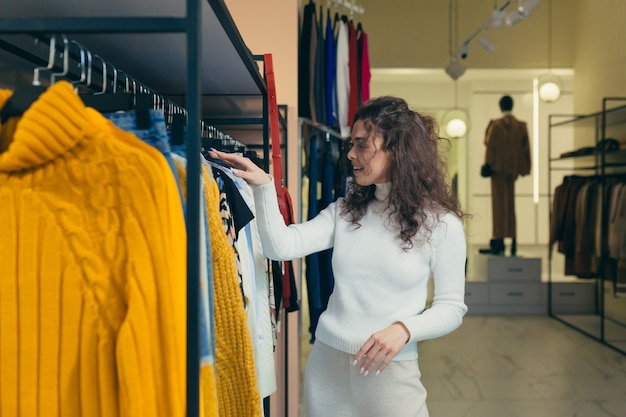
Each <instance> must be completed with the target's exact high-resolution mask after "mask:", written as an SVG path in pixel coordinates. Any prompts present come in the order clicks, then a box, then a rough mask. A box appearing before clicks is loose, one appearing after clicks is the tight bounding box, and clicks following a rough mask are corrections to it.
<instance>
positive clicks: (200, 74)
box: [0, 0, 267, 417]
mask: <svg viewBox="0 0 626 417" xmlns="http://www.w3.org/2000/svg"><path fill="white" fill-rule="evenodd" d="M33 10H36V11H37V16H41V17H32V16H31V14H32V13H33ZM181 11H182V13H181ZM154 16H157V17H154ZM51 33H65V34H71V35H72V36H75V38H76V42H77V43H79V44H80V45H88V46H89V49H91V50H93V51H96V49H97V50H98V55H99V56H106V57H111V61H113V59H112V57H113V56H116V57H117V60H116V62H124V63H125V65H128V66H129V67H132V68H128V72H129V73H135V74H139V75H140V76H141V78H142V79H144V80H145V84H146V85H152V86H154V87H158V88H157V89H158V90H159V91H162V92H163V94H164V95H166V96H170V97H174V96H176V94H178V95H179V97H183V98H184V99H183V100H181V103H179V105H180V106H181V107H183V108H184V109H185V110H186V116H187V119H188V120H196V121H200V120H203V119H204V118H207V117H209V116H210V115H212V114H214V112H215V110H216V109H221V111H222V114H224V112H228V111H229V112H230V113H228V116H232V117H233V119H235V118H237V117H239V116H240V115H241V114H242V113H243V112H244V111H243V109H246V108H251V107H252V108H256V109H261V111H260V113H261V116H260V117H263V115H266V114H267V113H266V111H267V110H266V104H265V103H266V102H267V91H266V89H265V83H264V81H263V79H262V77H261V76H260V74H259V72H258V70H257V69H256V66H255V64H254V62H253V60H252V57H251V55H250V52H249V51H248V49H247V48H246V46H245V44H244V42H243V40H242V39H241V36H240V34H239V32H238V30H237V28H236V26H235V24H234V22H233V20H232V18H231V16H230V14H229V12H228V10H227V8H226V5H225V4H224V2H223V0H207V1H202V0H178V1H161V0H159V1H147V0H142V1H135V2H132V3H128V2H127V1H124V0H111V1H109V2H107V4H104V3H102V2H95V1H85V2H82V3H80V4H76V3H75V2H73V1H72V0H59V1H57V2H55V4H54V5H51V4H50V3H49V2H47V1H45V0H23V1H20V2H10V4H5V5H3V8H2V10H1V11H0V36H3V38H6V37H9V38H13V39H12V40H14V39H15V38H16V37H17V36H18V35H24V34H35V35H39V36H41V35H46V34H51ZM181 34H182V35H183V36H182V37H181V36H176V35H181ZM5 35H6V36H5ZM14 35H15V36H14ZM94 35H97V36H94ZM12 40H7V39H2V45H4V46H7V48H4V50H5V51H8V52H9V54H11V53H13V56H14V57H15V56H18V57H19V58H21V59H26V60H27V61H28V58H32V56H28V55H19V52H18V54H15V53H14V52H15V50H12V49H11V46H12V45H13V44H12ZM92 45H93V46H92ZM155 45H158V46H157V48H158V49H156V52H155V50H154V48H155ZM17 49H18V50H19V49H22V48H17ZM1 58H2V57H0V59H1ZM33 59H37V58H36V57H34V58H33ZM163 59H164V61H163V62H166V63H167V65H159V62H161V61H160V60H163ZM8 61H9V62H13V59H12V58H9V59H8ZM39 61H41V59H39ZM16 62H18V67H19V66H20V65H21V64H22V63H23V62H22V61H20V60H17V61H16ZM31 62H32V60H31ZM30 69H31V70H32V66H31V68H30ZM22 70H24V68H23V67H22ZM24 71H25V70H24ZM16 72H17V71H16ZM208 74H210V77H209V76H208ZM177 75H181V76H177ZM79 76H80V75H79ZM181 80H182V81H181ZM157 89H155V90H154V91H156V90H157ZM246 100H247V101H248V102H252V103H253V105H252V106H250V103H244V101H246ZM227 104H228V105H227ZM233 104H234V105H233ZM229 109H230V110H229ZM261 125H262V127H263V131H264V132H265V131H267V122H266V121H264V122H262V123H261ZM200 136H201V131H200V123H189V124H188V126H187V135H186V143H185V144H186V148H187V152H188V161H187V162H188V166H187V170H188V182H187V222H186V224H187V248H188V255H187V374H186V375H187V384H186V385H187V393H186V398H187V416H188V417H197V416H199V414H200V395H199V394H200V392H199V388H200V378H199V372H200V367H199V363H200V338H199V333H200V330H199V329H200V322H199V303H200V300H199V297H200V291H199V285H200V283H199V280H198V277H199V276H200V246H201V240H200V231H201V227H200V219H201V212H200V204H201V198H200V197H201V196H200V173H201V160H200V158H201V156H200ZM264 137H265V136H264Z"/></svg>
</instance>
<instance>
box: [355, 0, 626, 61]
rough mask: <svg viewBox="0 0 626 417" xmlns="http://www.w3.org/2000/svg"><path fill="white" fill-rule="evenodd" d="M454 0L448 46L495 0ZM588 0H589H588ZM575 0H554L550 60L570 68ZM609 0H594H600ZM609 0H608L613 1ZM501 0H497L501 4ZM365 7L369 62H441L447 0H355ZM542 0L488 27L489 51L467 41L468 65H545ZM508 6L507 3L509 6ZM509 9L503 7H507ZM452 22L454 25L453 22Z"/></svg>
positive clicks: (483, 17)
mask: <svg viewBox="0 0 626 417" xmlns="http://www.w3.org/2000/svg"><path fill="white" fill-rule="evenodd" d="M455 1H457V2H458V36H454V35H453V40H454V39H455V38H456V39H458V42H453V45H454V46H453V49H454V50H456V47H457V46H458V45H459V44H460V43H462V42H463V41H464V40H466V39H467V38H468V37H470V35H471V34H472V33H473V32H474V31H475V30H476V29H477V28H479V27H480V26H481V25H482V23H483V22H484V21H485V20H486V18H487V17H488V16H489V15H490V13H491V11H492V10H493V8H494V0H455ZM587 1H588V2H590V3H591V2H592V0H587ZM574 2H575V0H574V1H573V0H553V6H552V7H553V13H552V16H553V19H552V38H553V41H552V45H553V48H552V50H553V54H552V66H553V67H563V68H569V67H571V66H572V65H573V62H574V41H575V37H574V33H575V29H576V28H575V25H574V17H575V13H574V7H573V3H574ZM605 2H608V0H599V1H597V0H596V1H595V2H594V3H596V4H602V6H604V3H605ZM617 2H619V0H614V1H612V3H617ZM503 3H504V0H498V1H497V4H499V5H502V4H503ZM357 4H359V5H360V6H362V7H363V8H364V9H365V13H364V14H363V16H362V17H361V19H360V20H361V21H362V23H363V28H364V29H365V30H366V31H367V32H368V34H369V35H370V37H369V40H370V55H371V61H372V66H373V67H388V68H390V67H410V68H415V67H418V68H444V67H445V66H446V65H447V63H448V56H449V55H448V51H449V38H450V37H449V26H450V25H449V14H448V10H449V0H387V1H380V0H358V1H357ZM547 4H548V2H547V0H543V1H542V2H541V5H540V6H539V7H538V8H537V10H535V11H534V12H533V13H532V14H531V15H530V16H529V17H528V19H526V20H524V21H522V22H520V23H519V24H517V25H515V26H513V27H502V28H501V29H498V30H491V31H490V32H489V38H490V39H491V40H492V41H493V42H494V43H495V44H496V50H495V52H494V53H488V52H486V51H485V50H483V49H482V48H481V47H480V46H479V45H478V44H477V43H476V39H475V40H474V41H473V42H472V43H471V45H470V53H469V55H468V58H467V59H466V60H464V61H463V65H465V66H467V67H468V68H536V67H547V66H548V43H547V41H546V40H547V33H548V19H547V18H548V7H547ZM509 7H512V6H509ZM507 10H508V9H507ZM453 27H455V25H453Z"/></svg>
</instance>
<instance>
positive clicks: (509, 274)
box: [476, 255, 541, 283]
mask: <svg viewBox="0 0 626 417" xmlns="http://www.w3.org/2000/svg"><path fill="white" fill-rule="evenodd" d="M476 272H477V273H478V274H480V276H481V277H486V278H487V280H489V281H499V282H520V281H522V282H535V283H540V282H541V258H522V257H510V256H493V255H479V256H478V259H476Z"/></svg>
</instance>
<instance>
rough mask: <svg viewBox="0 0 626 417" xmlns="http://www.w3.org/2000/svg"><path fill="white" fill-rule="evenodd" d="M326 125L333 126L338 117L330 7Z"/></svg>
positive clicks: (335, 67)
mask: <svg viewBox="0 0 626 417" xmlns="http://www.w3.org/2000/svg"><path fill="white" fill-rule="evenodd" d="M325 45H326V47H325V52H326V61H325V64H326V83H325V87H326V125H328V126H333V124H334V123H335V121H336V119H337V110H336V106H335V102H336V100H337V98H336V96H335V73H336V72H337V65H336V63H335V60H336V56H335V33H334V31H333V22H332V21H331V19H330V9H328V10H327V16H326V39H325Z"/></svg>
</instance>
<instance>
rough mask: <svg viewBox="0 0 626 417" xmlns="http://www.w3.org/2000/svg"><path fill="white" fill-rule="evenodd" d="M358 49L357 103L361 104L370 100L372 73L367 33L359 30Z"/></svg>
mask: <svg viewBox="0 0 626 417" xmlns="http://www.w3.org/2000/svg"><path fill="white" fill-rule="evenodd" d="M358 48H359V70H360V71H359V74H360V77H359V85H360V87H361V88H360V90H359V92H360V93H361V94H360V96H359V103H363V102H365V101H367V100H369V99H370V81H371V79H372V73H371V69H370V53H369V44H368V39H367V32H365V31H364V30H363V29H361V36H359V40H358Z"/></svg>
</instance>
